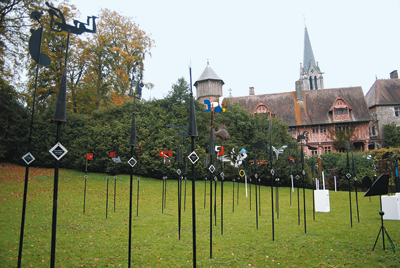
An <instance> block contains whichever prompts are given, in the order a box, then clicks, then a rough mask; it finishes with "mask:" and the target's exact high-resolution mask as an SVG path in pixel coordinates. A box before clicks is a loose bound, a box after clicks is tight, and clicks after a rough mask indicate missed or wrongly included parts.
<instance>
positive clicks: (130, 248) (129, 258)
mask: <svg viewBox="0 0 400 268" xmlns="http://www.w3.org/2000/svg"><path fill="white" fill-rule="evenodd" d="M131 156H132V157H133V145H131ZM132 184H133V167H131V176H130V180H129V234H128V267H129V268H130V267H131V251H132Z"/></svg>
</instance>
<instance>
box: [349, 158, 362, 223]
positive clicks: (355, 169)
mask: <svg viewBox="0 0 400 268" xmlns="http://www.w3.org/2000/svg"><path fill="white" fill-rule="evenodd" d="M351 158H352V160H353V174H354V191H355V192H356V207H357V220H358V222H360V213H359V211H358V195H357V168H356V165H355V164H354V156H353V152H351Z"/></svg>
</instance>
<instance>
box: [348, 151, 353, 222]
mask: <svg viewBox="0 0 400 268" xmlns="http://www.w3.org/2000/svg"><path fill="white" fill-rule="evenodd" d="M347 174H350V163H349V150H347ZM348 182H349V203H350V227H353V213H352V211H351V186H350V178H348Z"/></svg>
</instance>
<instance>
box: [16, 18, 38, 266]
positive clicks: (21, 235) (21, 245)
mask: <svg viewBox="0 0 400 268" xmlns="http://www.w3.org/2000/svg"><path fill="white" fill-rule="evenodd" d="M36 19H37V18H36ZM38 21H39V20H38ZM39 23H40V21H39ZM42 34H43V27H40V38H39V40H40V41H39V51H38V63H37V64H36V76H35V89H34V91H33V100H32V114H31V124H30V131H29V137H28V152H30V150H31V147H32V130H33V116H34V114H35V103H36V90H37V81H38V76H39V62H40V52H41V48H42ZM28 180H29V165H26V168H25V181H24V197H23V200H22V216H21V231H20V237H19V249H18V266H17V267H18V268H21V259H22V248H23V244H24V230H25V214H26V198H27V195H28Z"/></svg>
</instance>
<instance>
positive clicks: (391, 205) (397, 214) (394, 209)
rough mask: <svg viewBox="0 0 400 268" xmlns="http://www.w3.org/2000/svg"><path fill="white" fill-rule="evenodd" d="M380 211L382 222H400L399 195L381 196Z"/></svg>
mask: <svg viewBox="0 0 400 268" xmlns="http://www.w3.org/2000/svg"><path fill="white" fill-rule="evenodd" d="M381 198H382V210H383V212H385V215H383V219H384V220H400V193H396V195H391V196H382V197H381Z"/></svg>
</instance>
